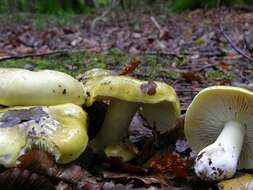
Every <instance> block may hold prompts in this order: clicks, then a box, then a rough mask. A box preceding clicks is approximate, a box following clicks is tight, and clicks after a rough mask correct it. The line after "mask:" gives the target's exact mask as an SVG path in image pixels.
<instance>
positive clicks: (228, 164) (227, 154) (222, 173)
mask: <svg viewBox="0 0 253 190" xmlns="http://www.w3.org/2000/svg"><path fill="white" fill-rule="evenodd" d="M244 136H245V129H244V127H243V126H242V125H241V124H240V123H239V122H237V121H229V122H227V123H226V124H225V126H224V128H223V130H222V132H221V133H220V135H219V137H218V138H217V140H216V141H215V142H214V143H213V144H211V145H209V146H207V147H206V148H204V149H203V150H201V151H200V152H199V154H198V156H197V158H196V161H195V166H194V169H195V172H196V174H197V176H198V177H200V178H201V179H203V180H207V181H218V180H223V179H227V178H231V177H232V176H233V175H234V174H235V172H236V168H237V163H238V160H239V157H240V153H241V149H242V145H243V139H244Z"/></svg>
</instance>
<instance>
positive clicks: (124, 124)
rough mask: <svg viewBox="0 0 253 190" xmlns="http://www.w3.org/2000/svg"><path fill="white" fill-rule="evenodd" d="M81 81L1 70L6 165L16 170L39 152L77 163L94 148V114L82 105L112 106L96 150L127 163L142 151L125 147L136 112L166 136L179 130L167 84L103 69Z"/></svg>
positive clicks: (0, 138)
mask: <svg viewBox="0 0 253 190" xmlns="http://www.w3.org/2000/svg"><path fill="white" fill-rule="evenodd" d="M79 80H80V81H81V82H80V81H78V80H76V79H74V78H73V77H71V76H69V75H67V74H65V73H61V72H57V71H52V70H44V71H28V70H25V69H0V90H1V94H0V105H2V106H6V108H2V109H0V165H3V166H5V167H13V166H16V165H17V163H18V158H19V157H20V156H22V155H24V154H26V152H27V151H29V150H31V149H34V148H35V149H37V148H38V149H42V150H44V151H46V152H48V153H50V154H51V155H53V156H54V159H55V161H56V162H57V163H60V164H65V163H69V162H71V161H73V160H75V159H77V158H78V157H79V156H80V155H81V154H82V152H83V151H84V150H85V148H86V146H87V145H88V134H87V132H88V131H87V130H88V115H87V114H86V112H85V111H84V110H83V108H82V107H81V106H83V107H84V108H85V107H86V108H87V107H89V106H92V105H93V104H94V103H96V102H106V103H107V104H108V110H107V111H106V113H105V117H104V120H103V122H102V123H101V127H100V130H99V132H98V133H97V134H96V136H95V138H94V139H93V140H92V141H91V142H90V146H91V147H92V148H93V150H94V152H96V153H98V154H104V153H105V154H106V155H109V156H110V155H111V156H117V155H119V154H120V155H122V158H123V161H128V160H130V159H132V158H133V157H134V154H136V153H137V152H138V150H137V149H136V147H134V145H129V146H125V145H122V144H121V143H122V141H123V139H124V137H126V136H127V134H128V127H129V124H130V122H131V121H132V118H133V116H134V115H135V114H136V113H140V114H142V115H143V117H145V118H146V119H147V121H148V122H149V123H150V124H151V125H152V124H155V126H156V128H157V130H159V131H160V132H161V133H164V132H165V131H167V130H169V129H170V128H173V127H175V125H176V121H177V119H178V118H179V116H180V108H179V100H178V97H177V95H176V93H175V91H174V89H173V88H172V87H170V86H169V85H167V84H165V83H162V82H156V81H155V82H153V81H141V80H137V79H134V78H132V77H129V76H119V75H116V74H115V73H114V72H112V71H110V70H103V69H92V70H90V71H87V72H86V73H84V74H83V75H82V76H81V77H79ZM10 137H11V138H10Z"/></svg>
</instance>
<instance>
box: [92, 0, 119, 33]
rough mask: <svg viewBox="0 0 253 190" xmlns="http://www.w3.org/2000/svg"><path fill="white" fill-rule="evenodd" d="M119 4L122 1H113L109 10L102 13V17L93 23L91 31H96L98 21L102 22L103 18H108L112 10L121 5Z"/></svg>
mask: <svg viewBox="0 0 253 190" xmlns="http://www.w3.org/2000/svg"><path fill="white" fill-rule="evenodd" d="M119 2H120V0H113V1H112V5H111V6H110V7H109V8H108V9H106V10H105V11H104V12H103V13H102V15H101V16H99V17H96V18H95V19H94V20H93V21H92V23H91V27H90V30H91V31H94V30H95V28H96V23H97V22H98V21H100V20H102V19H103V18H105V16H106V15H107V14H108V13H109V12H111V10H112V9H114V7H116V6H117V5H118V4H119Z"/></svg>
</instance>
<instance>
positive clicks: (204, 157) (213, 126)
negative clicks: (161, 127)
mask: <svg viewBox="0 0 253 190" xmlns="http://www.w3.org/2000/svg"><path fill="white" fill-rule="evenodd" d="M184 131H185V135H186V138H187V141H188V142H189V143H190V145H191V147H192V150H193V151H194V152H197V153H198V156H197V158H196V160H195V172H196V174H197V175H198V176H199V177H200V178H201V179H204V180H207V181H213V180H217V181H218V180H222V179H226V178H230V177H232V176H233V175H234V174H235V172H236V169H237V168H246V169H249V168H252V167H253V153H252V152H253V94H252V92H249V91H246V90H244V89H240V88H236V87H219V86H218V87H210V88H207V89H205V90H203V91H201V92H200V93H199V94H198V95H197V96H196V97H195V98H194V100H193V102H192V103H191V105H190V106H189V108H188V110H187V112H186V117H185V129H184Z"/></svg>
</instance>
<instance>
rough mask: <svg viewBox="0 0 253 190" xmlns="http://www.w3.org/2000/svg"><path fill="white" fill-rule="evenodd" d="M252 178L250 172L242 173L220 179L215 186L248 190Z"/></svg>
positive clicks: (222, 189) (221, 188) (225, 189)
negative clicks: (230, 177)
mask: <svg viewBox="0 0 253 190" xmlns="http://www.w3.org/2000/svg"><path fill="white" fill-rule="evenodd" d="M252 180H253V175H252V174H244V175H242V176H239V177H236V178H233V179H229V180H224V181H221V182H220V183H218V185H217V186H218V188H219V190H243V189H245V190H250V189H248V187H249V183H250V182H251V181H252Z"/></svg>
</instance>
